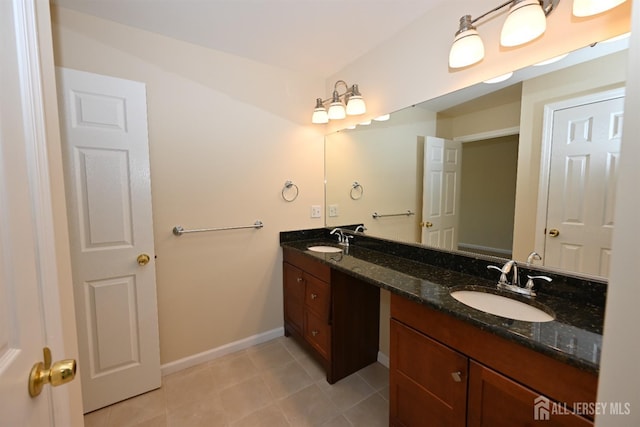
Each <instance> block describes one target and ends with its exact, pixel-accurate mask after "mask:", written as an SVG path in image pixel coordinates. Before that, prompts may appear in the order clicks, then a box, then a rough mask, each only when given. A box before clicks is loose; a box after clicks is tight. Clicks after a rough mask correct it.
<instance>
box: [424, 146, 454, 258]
mask: <svg viewBox="0 0 640 427" xmlns="http://www.w3.org/2000/svg"><path fill="white" fill-rule="evenodd" d="M461 173H462V143H461V142H459V141H450V140H446V139H442V138H436V137H433V136H428V137H427V138H426V139H425V148H424V182H423V190H422V191H423V193H422V222H421V223H420V225H421V228H422V244H425V245H428V246H432V247H436V248H442V249H449V250H455V249H457V248H458V225H459V223H460V183H461V181H460V176H461Z"/></svg>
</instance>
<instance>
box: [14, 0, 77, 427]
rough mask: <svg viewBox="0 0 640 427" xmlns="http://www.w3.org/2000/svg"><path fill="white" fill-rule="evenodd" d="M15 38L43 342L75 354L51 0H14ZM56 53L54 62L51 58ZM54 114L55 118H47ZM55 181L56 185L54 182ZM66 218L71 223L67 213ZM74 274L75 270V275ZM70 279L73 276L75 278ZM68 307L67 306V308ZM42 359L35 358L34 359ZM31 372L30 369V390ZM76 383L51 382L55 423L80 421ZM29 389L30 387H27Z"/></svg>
mask: <svg viewBox="0 0 640 427" xmlns="http://www.w3.org/2000/svg"><path fill="white" fill-rule="evenodd" d="M13 7H14V22H15V37H16V44H17V46H18V58H17V59H18V69H19V78H20V91H21V93H22V104H21V105H20V106H19V107H21V108H22V113H23V120H24V132H25V140H24V141H21V142H22V143H23V144H24V148H25V152H26V160H27V168H28V174H29V180H30V182H29V188H30V193H31V194H30V202H31V206H32V214H33V229H34V234H35V241H34V245H35V247H36V250H37V254H38V257H37V259H36V260H35V262H36V266H37V267H36V268H37V270H38V271H37V274H38V281H39V288H40V289H39V295H40V301H36V302H35V304H34V307H37V308H38V311H37V312H36V315H38V316H39V317H40V320H41V323H42V325H43V332H44V339H45V342H44V343H42V344H43V346H44V345H46V346H48V347H49V348H50V349H51V351H52V353H53V355H54V357H57V358H61V357H67V358H68V357H71V358H75V357H76V355H75V354H70V352H71V351H75V349H76V348H77V346H76V344H75V342H65V338H69V337H72V338H71V340H73V337H75V320H73V319H72V317H69V316H66V315H65V316H63V313H62V306H61V300H60V298H61V296H63V295H61V291H63V290H64V291H65V292H66V291H67V290H68V289H70V283H69V284H68V286H67V285H65V286H64V287H62V286H61V282H60V279H61V278H64V277H67V274H66V273H67V271H70V266H67V265H65V263H66V262H68V257H65V256H64V255H60V254H59V253H58V250H59V249H60V248H61V247H63V246H64V245H63V244H60V245H58V243H59V242H60V241H61V239H66V238H67V235H66V234H65V235H64V236H56V231H58V232H60V233H62V232H66V229H64V230H62V229H59V228H57V227H56V224H59V223H60V222H59V221H58V222H56V218H57V215H59V214H63V215H66V211H65V210H62V211H60V210H56V211H55V213H54V209H55V207H54V203H53V199H52V189H61V188H63V187H62V185H58V184H60V183H61V181H60V182H58V181H57V180H56V179H57V176H55V177H54V180H52V174H51V170H50V166H54V168H55V167H57V166H60V170H62V165H61V163H59V164H58V163H51V164H50V161H51V159H53V161H54V162H57V161H58V158H57V156H55V153H53V154H52V153H50V151H51V149H54V150H55V148H56V145H55V144H56V143H58V144H59V141H56V138H59V137H58V129H57V128H54V127H53V126H51V123H57V111H58V110H57V104H56V103H55V99H54V103H51V102H50V101H51V100H49V99H47V96H49V95H52V94H53V95H54V97H55V79H54V78H53V74H51V73H52V70H53V63H52V56H50V55H49V52H48V50H47V51H43V52H41V51H42V50H43V49H49V48H50V47H51V45H50V42H51V36H50V35H49V34H48V33H45V35H43V36H42V37H43V38H40V36H41V32H44V31H45V30H47V28H42V24H40V22H39V21H38V19H39V18H40V19H46V20H47V21H49V20H50V19H49V17H50V12H49V5H48V2H45V1H42V0H28V1H24V0H13ZM41 53H42V56H41ZM50 58H51V63H49V62H48V61H49V59H50ZM47 119H49V120H47ZM52 185H53V187H52ZM64 223H65V224H66V218H65V221H64ZM69 276H70V275H69ZM69 278H70V277H69ZM69 306H70V307H71V308H72V307H73V305H72V304H65V307H67V308H69ZM65 310H66V309H65ZM65 328H67V329H68V328H73V331H69V330H67V331H65ZM35 362H37V360H34V363H35ZM27 376H28V372H25V389H26V382H27V381H26V380H27ZM75 383H76V385H70V384H67V385H65V386H63V387H59V388H56V390H55V391H54V390H52V387H46V388H45V389H44V390H43V393H47V394H49V395H50V396H51V408H50V414H51V421H52V422H53V425H55V426H71V425H74V424H76V423H75V421H77V416H78V414H79V407H80V405H79V403H78V402H76V401H75V399H74V398H75V396H77V393H74V392H72V391H71V388H72V387H79V386H78V385H77V384H79V382H78V381H75ZM25 392H26V391H25Z"/></svg>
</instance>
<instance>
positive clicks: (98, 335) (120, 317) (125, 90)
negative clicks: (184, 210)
mask: <svg viewBox="0 0 640 427" xmlns="http://www.w3.org/2000/svg"><path fill="white" fill-rule="evenodd" d="M58 90H59V104H60V121H61V128H62V140H63V152H64V157H65V182H66V187H67V204H68V215H69V232H70V236H71V237H70V242H71V259H72V269H73V277H74V293H75V301H76V316H77V324H78V344H79V349H80V361H81V362H82V364H83V366H84V369H83V370H82V372H81V374H82V375H81V379H82V392H83V400H84V411H85V412H89V411H92V410H95V409H98V408H101V407H104V406H107V405H109V404H112V403H114V402H117V401H120V400H123V399H126V398H129V397H131V396H135V395H138V394H141V393H144V392H147V391H149V390H152V389H155V388H158V387H160V350H159V343H158V313H157V301H156V283H155V261H154V255H153V254H154V243H153V226H152V217H151V186H150V175H149V147H148V137H147V110H146V90H145V86H144V84H142V83H139V82H133V81H129V80H122V79H117V78H113V77H107V76H101V75H97V74H91V73H86V72H81V71H75V70H70V69H65V68H59V69H58Z"/></svg>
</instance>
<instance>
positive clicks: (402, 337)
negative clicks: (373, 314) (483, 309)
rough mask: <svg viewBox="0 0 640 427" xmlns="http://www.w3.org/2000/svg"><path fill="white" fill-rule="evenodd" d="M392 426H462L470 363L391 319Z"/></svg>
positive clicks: (461, 355)
mask: <svg viewBox="0 0 640 427" xmlns="http://www.w3.org/2000/svg"><path fill="white" fill-rule="evenodd" d="M390 353H391V360H390V390H389V392H390V408H389V416H390V422H391V425H394V426H406V427H420V426H438V427H458V426H460V427H463V426H465V422H466V412H467V408H466V400H467V376H468V375H467V374H468V364H469V360H468V358H467V357H466V356H464V355H463V354H460V353H458V352H457V351H455V350H452V349H451V348H449V347H447V346H444V345H442V344H440V343H438V342H437V341H434V340H432V339H431V338H429V337H427V336H426V335H423V334H421V333H419V332H417V331H416V330H414V329H411V328H409V327H407V326H405V325H404V324H402V323H400V322H398V321H396V320H394V319H391V351H390Z"/></svg>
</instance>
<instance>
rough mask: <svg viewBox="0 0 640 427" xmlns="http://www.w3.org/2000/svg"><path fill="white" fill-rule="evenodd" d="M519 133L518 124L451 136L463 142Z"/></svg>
mask: <svg viewBox="0 0 640 427" xmlns="http://www.w3.org/2000/svg"><path fill="white" fill-rule="evenodd" d="M519 133H520V126H514V127H510V128H504V129H496V130H490V131H488V132H480V133H474V134H471V135H462V136H456V137H455V138H453V140H454V141H459V142H462V143H465V142H474V141H482V140H485V139H492V138H501V137H503V136H511V135H518V134H519Z"/></svg>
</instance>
